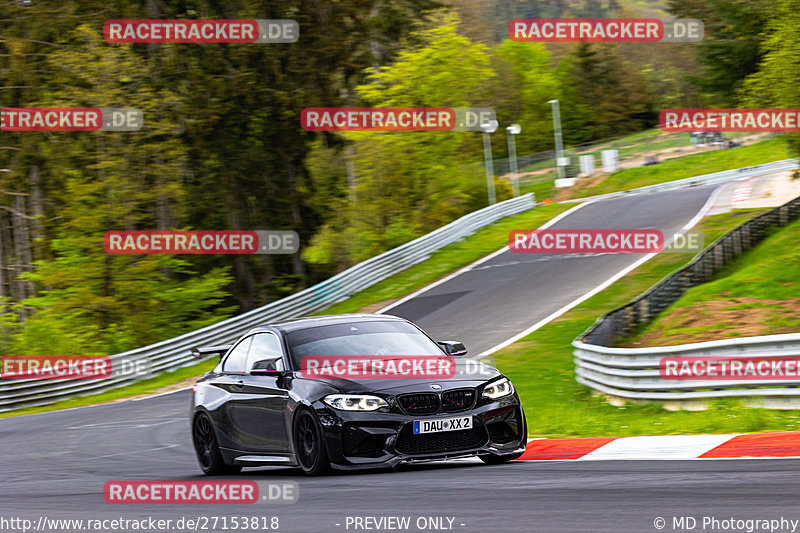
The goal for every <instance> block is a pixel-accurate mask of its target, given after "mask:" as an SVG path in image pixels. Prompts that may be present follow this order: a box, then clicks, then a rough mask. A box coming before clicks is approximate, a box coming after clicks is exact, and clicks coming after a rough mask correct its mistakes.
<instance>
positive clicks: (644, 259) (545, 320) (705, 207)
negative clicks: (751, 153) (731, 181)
mask: <svg viewBox="0 0 800 533" xmlns="http://www.w3.org/2000/svg"><path fill="white" fill-rule="evenodd" d="M720 190H721V187H717V188H716V189H714V192H713V193H711V196H709V197H708V200H706V203H705V204H704V205H703V207H701V208H700V211H698V212H697V214H696V215H695V216H694V218H692V219H691V220H690V221H689V222H687V223H686V225H684V226H683V227H682V228H681V229H680V230H678V233H679V234H683V233H685V232H687V231H688V230H690V229H691V228H692V227H694V225H695V224H697V223H698V222H699V221H700V220H701V219H702V218H703V217H704V216H705V215H706V213H708V211H709V210H710V209H711V207H712V206H713V205H714V203H715V202H716V201H717V196H719V192H720ZM580 205H587V204H580ZM568 212H569V211H568ZM670 242H672V239H669V242H665V243H664V246H667V245H669V244H670ZM656 255H658V254H655V253H652V254H647V255H645V256H644V257H642V258H640V259H639V260H637V261H636V262H634V263H633V264H632V265H629V266H627V267H625V268H623V269H622V270H620V271H619V272H617V273H616V274H614V275H613V276H611V277H610V278H608V279H607V280H605V281H604V282H603V283H601V284H600V285H598V286H597V287H595V288H593V289H592V290H590V291H589V292H587V293H585V294H583V295H582V296H579V297H578V298H576V299H574V300H572V301H571V302H570V303H568V304H567V305H565V306H564V307H562V308H561V309H558V310H557V311H555V312H553V313H551V314H549V315H547V316H546V317H545V318H543V319H542V320H540V321H538V322H536V323H535V324H533V325H532V326H531V327H529V328H527V329H526V330H524V331H521V332H520V333H517V334H516V335H514V336H513V337H511V338H510V339H507V340H505V341H503V342H501V343H500V344H498V345H496V346H492V347H491V348H489V349H488V350H484V351H483V352H481V353H479V354H478V355H476V356H475V359H481V358H483V357H486V356H487V355H491V354H493V353H494V352H496V351H498V350H501V349H503V348H505V347H506V346H508V345H510V344H513V343H515V342H517V341H518V340H520V339H521V338H523V337H527V336H528V335H530V334H531V333H533V332H534V331H536V330H537V329H539V328H541V327H542V326H544V325H545V324H547V323H548V322H550V321H552V320H555V319H556V318H558V317H560V316H561V315H563V314H564V313H566V312H567V311H569V310H570V309H572V308H573V307H575V306H576V305H578V304H580V303H582V302H584V301H585V300H588V299H589V298H591V297H592V296H594V295H595V294H597V293H599V292H600V291H602V290H604V289H606V288H607V287H608V286H609V285H611V284H613V283H614V282H616V281H617V280H619V279H620V278H622V277H624V276H626V275H628V273H629V272H631V271H632V270H635V269H636V268H638V267H639V266H640V265H642V264H644V263H645V262H647V261H649V260H650V259H652V258H653V257H655V256H656Z"/></svg>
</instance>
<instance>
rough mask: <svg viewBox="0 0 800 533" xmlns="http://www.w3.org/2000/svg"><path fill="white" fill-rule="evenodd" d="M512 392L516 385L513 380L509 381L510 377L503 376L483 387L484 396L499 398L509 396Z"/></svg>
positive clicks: (493, 398)
mask: <svg viewBox="0 0 800 533" xmlns="http://www.w3.org/2000/svg"><path fill="white" fill-rule="evenodd" d="M512 392H514V385H512V384H511V382H510V381H508V378H503V379H501V380H498V381H495V382H494V383H492V384H490V385H487V386H486V387H485V388H484V389H483V397H484V398H490V399H492V400H496V399H497V398H502V397H503V396H508V395H509V394H511V393H512Z"/></svg>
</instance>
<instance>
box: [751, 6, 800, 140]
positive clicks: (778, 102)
mask: <svg viewBox="0 0 800 533" xmlns="http://www.w3.org/2000/svg"><path fill="white" fill-rule="evenodd" d="M798 23H800V0H780V1H779V2H778V3H777V6H776V9H775V12H774V14H773V16H772V19H771V20H770V22H769V23H768V26H767V34H768V37H767V38H766V39H765V40H764V41H763V42H762V48H761V53H762V60H761V62H760V63H759V68H758V72H756V73H754V74H751V75H750V76H749V77H748V78H747V79H746V80H745V83H744V86H743V88H742V90H741V92H740V96H741V101H742V103H743V104H744V105H746V106H749V107H783V108H791V109H797V108H800V91H798V90H797V80H798V79H800V63H798V61H797V58H798V57H800V36H799V35H798V34H797V27H798V26H797V25H798ZM787 138H788V140H789V146H790V148H791V149H792V150H793V151H794V152H795V153H797V154H800V135H799V134H796V133H793V134H789V135H787Z"/></svg>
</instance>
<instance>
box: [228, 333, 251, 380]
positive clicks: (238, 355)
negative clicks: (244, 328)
mask: <svg viewBox="0 0 800 533" xmlns="http://www.w3.org/2000/svg"><path fill="white" fill-rule="evenodd" d="M252 339H253V337H252V336H250V337H247V338H246V339H244V340H243V341H242V342H240V343H239V344H237V345H236V347H234V349H233V350H231V353H229V354H228V357H226V358H225V361H224V362H223V363H222V371H223V372H239V373H242V372H244V369H245V362H246V361H247V350H248V348H250V341H251V340H252Z"/></svg>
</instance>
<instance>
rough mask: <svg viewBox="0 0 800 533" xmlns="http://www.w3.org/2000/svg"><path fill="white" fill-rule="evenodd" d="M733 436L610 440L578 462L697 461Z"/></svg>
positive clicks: (671, 436) (684, 436) (677, 436)
mask: <svg viewBox="0 0 800 533" xmlns="http://www.w3.org/2000/svg"><path fill="white" fill-rule="evenodd" d="M735 436H736V435H664V436H654V437H625V438H621V439H616V440H612V441H611V442H609V443H608V444H604V445H603V446H601V447H599V448H597V449H596V450H593V451H591V452H589V453H587V454H586V455H584V456H583V457H581V458H580V459H578V461H610V460H614V459H630V460H637V459H647V460H662V459H663V460H673V461H674V460H680V459H697V458H698V457H700V456H701V455H703V454H704V453H706V452H708V451H711V450H713V449H714V448H716V447H717V446H720V445H721V444H724V443H726V442H728V441H729V440H730V439H731V438H733V437H735Z"/></svg>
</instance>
